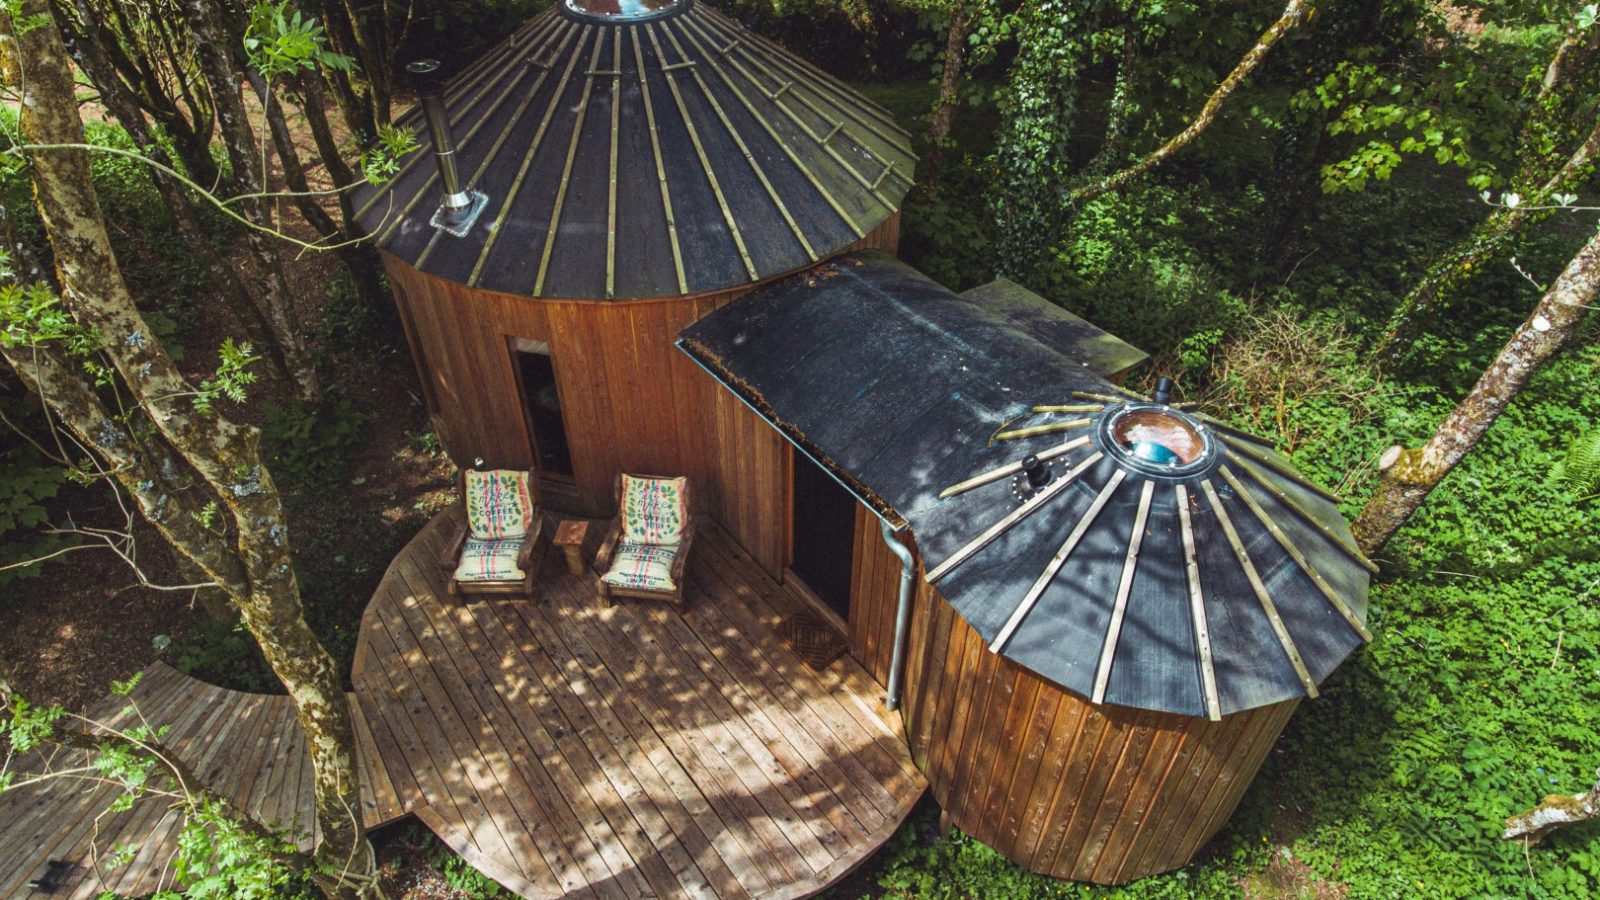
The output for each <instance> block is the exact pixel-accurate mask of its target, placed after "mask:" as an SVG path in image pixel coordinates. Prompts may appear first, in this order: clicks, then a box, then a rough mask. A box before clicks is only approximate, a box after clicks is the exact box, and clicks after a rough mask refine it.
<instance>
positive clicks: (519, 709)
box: [354, 512, 925, 897]
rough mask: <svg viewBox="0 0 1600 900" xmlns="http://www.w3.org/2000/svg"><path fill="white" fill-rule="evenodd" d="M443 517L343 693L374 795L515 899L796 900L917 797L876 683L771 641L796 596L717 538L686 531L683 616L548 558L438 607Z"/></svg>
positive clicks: (883, 834)
mask: <svg viewBox="0 0 1600 900" xmlns="http://www.w3.org/2000/svg"><path fill="white" fill-rule="evenodd" d="M454 515H457V513H455V512H446V513H444V514H441V515H440V516H439V517H438V518H436V519H435V520H434V521H433V522H432V523H430V524H429V525H428V527H427V528H425V529H424V530H423V531H422V533H421V534H419V535H418V536H417V538H416V539H414V540H413V541H412V542H411V543H410V544H409V545H408V546H407V547H406V549H405V550H403V551H402V552H401V554H400V555H399V556H398V557H397V558H396V559H395V561H394V563H393V564H392V565H391V567H390V570H389V572H388V573H387V574H386V575H385V577H384V580H383V582H382V584H381V585H380V586H379V588H378V590H377V592H376V593H375V594H374V596H373V601H372V604H371V606H370V607H369V608H368V610H367V612H366V615H365V617H364V618H363V621H362V630H361V638H360V644H359V646H358V648H357V655H356V663H355V671H354V681H355V693H356V696H357V700H358V702H357V706H358V711H359V712H360V714H361V719H362V721H363V722H364V723H365V724H367V725H369V726H370V731H363V748H362V750H363V757H364V760H365V761H367V762H368V763H369V764H368V765H367V766H366V767H365V768H366V769H367V771H368V775H369V779H368V780H369V782H371V783H372V784H373V785H374V789H373V791H372V794H373V796H374V798H375V802H376V803H378V804H379V805H380V806H384V807H385V808H392V809H393V810H394V811H395V812H396V813H400V812H414V813H415V814H416V815H417V817H418V818H419V819H421V820H422V821H423V822H424V823H425V824H427V825H428V826H429V827H430V828H432V829H433V830H434V831H435V832H437V833H438V834H439V835H440V837H441V838H442V839H443V840H444V841H445V842H446V843H447V844H449V845H450V846H451V847H452V848H453V849H455V850H456V851H457V852H458V853H460V854H461V855H462V856H463V857H464V858H465V859H467V860H468V861H469V862H470V863H472V864H473V865H474V866H475V867H477V868H479V869H480V870H482V871H483V872H484V873H485V874H488V875H490V876H491V877H493V878H495V879H496V880H497V881H500V882H501V883H503V884H505V885H506V886H507V887H509V888H511V889H513V890H515V891H517V892H518V893H520V894H523V895H524V896H529V897H551V896H562V895H566V894H576V895H585V896H587V895H599V896H621V897H639V896H651V895H655V896H674V897H675V896H681V895H689V896H722V897H739V896H805V895H809V894H811V893H815V892H816V891H818V890H820V889H822V888H823V887H825V886H826V885H828V884H830V883H832V882H833V881H835V880H837V879H838V878H840V877H842V876H843V875H844V874H846V873H847V872H848V871H849V870H850V869H851V868H853V867H854V866H855V865H856V864H858V863H859V862H861V861H862V860H864V859H865V858H866V857H867V856H868V855H870V854H871V853H872V851H874V850H875V849H877V848H878V847H879V846H881V845H882V843H883V842H884V841H885V840H887V839H888V838H889V836H890V835H892V834H893V833H894V831H895V829H896V828H897V827H898V826H899V824H900V823H901V821H903V820H904V818H905V816H906V815H907V814H908V813H909V812H910V809H911V806H912V805H913V804H914V803H915V802H916V800H917V799H918V798H919V797H920V796H921V794H922V792H923V790H924V787H925V782H924V781H923V779H922V776H921V775H920V774H918V773H917V771H916V769H915V768H914V767H913V766H912V763H911V760H910V756H909V753H908V752H907V750H906V748H905V744H904V743H903V742H902V741H901V739H900V738H899V737H898V734H897V732H898V728H899V722H898V717H897V716H895V715H894V714H891V713H885V712H884V711H883V710H882V689H881V688H880V687H879V686H878V685H877V684H876V683H875V682H873V681H872V679H871V678H870V677H869V676H868V675H867V674H866V673H865V672H864V671H862V669H861V668H860V667H859V666H858V665H856V664H855V663H854V662H853V661H852V660H851V659H850V658H849V657H846V658H844V659H842V660H840V661H838V662H835V663H834V664H833V665H832V666H831V667H830V668H829V669H828V670H826V671H824V672H822V673H816V672H813V671H811V670H810V669H809V668H807V667H806V666H805V664H804V663H802V662H801V661H800V660H799V658H798V657H796V656H795V655H794V654H793V653H792V652H791V651H789V649H788V648H787V647H785V646H783V645H782V644H781V643H780V642H779V641H778V640H777V638H776V637H775V636H774V634H773V629H774V628H775V627H776V625H777V624H778V622H779V621H780V620H781V618H782V616H783V615H784V614H785V613H786V612H787V610H788V606H789V604H790V603H791V601H790V599H789V598H788V595H787V594H786V593H785V592H784V590H783V589H782V587H780V586H779V585H778V584H777V583H775V582H774V581H773V580H772V579H771V578H769V577H768V576H767V575H766V574H765V573H764V572H762V571H761V570H760V568H759V567H758V566H757V565H756V564H755V563H754V561H752V560H751V559H750V557H749V556H748V555H746V554H745V553H744V552H743V551H742V550H741V549H739V548H738V547H737V546H736V545H735V544H734V543H733V542H732V541H731V540H730V539H729V538H728V537H727V535H726V534H725V533H724V532H723V531H722V530H721V529H719V528H717V527H716V526H714V525H708V526H707V527H706V528H705V531H704V532H703V534H704V539H703V540H702V539H700V538H697V540H696V546H695V550H694V553H695V556H694V557H693V558H692V559H691V562H690V565H689V587H688V592H687V600H688V609H687V612H686V613H685V615H684V616H683V617H681V618H680V617H679V616H678V615H677V614H676V613H675V612H674V611H672V609H671V608H669V607H668V606H666V605H664V604H658V603H651V602H648V601H622V602H619V603H618V605H616V606H614V607H611V608H609V609H607V608H602V607H601V606H600V604H599V602H598V600H597V599H596V595H595V580H594V577H593V576H592V575H590V574H587V573H585V574H584V575H582V576H574V575H570V574H568V573H567V571H566V569H565V567H564V566H563V565H561V562H560V560H559V558H558V557H557V556H555V555H554V554H552V555H551V556H550V557H549V558H547V559H546V561H545V564H544V566H543V567H542V568H541V576H540V583H539V596H538V598H537V600H536V601H535V602H533V603H528V602H524V601H507V600H498V601H495V602H490V603H472V604H468V605H459V604H452V603H447V602H446V601H447V600H448V598H447V597H446V596H445V575H446V573H444V572H443V571H442V570H440V569H439V567H438V566H437V563H436V562H435V560H436V558H437V555H438V552H439V549H440V545H441V544H442V542H443V540H444V538H445V535H446V533H447V532H448V530H449V526H450V525H451V524H452V523H453V521H454V520H453V518H452V517H453V516H454ZM600 530H601V529H590V531H591V534H592V535H593V537H592V538H591V540H590V545H589V546H587V547H586V548H585V556H586V558H592V557H593V553H594V549H595V548H594V546H593V545H594V544H596V543H598V539H599V532H600ZM552 532H553V527H549V528H546V529H545V533H546V534H550V533H552ZM372 762H377V763H378V764H377V765H372V764H371V763H372Z"/></svg>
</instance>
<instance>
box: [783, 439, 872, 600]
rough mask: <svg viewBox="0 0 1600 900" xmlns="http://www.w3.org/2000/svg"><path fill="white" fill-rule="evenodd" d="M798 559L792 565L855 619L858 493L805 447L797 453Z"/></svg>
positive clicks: (821, 595)
mask: <svg viewBox="0 0 1600 900" xmlns="http://www.w3.org/2000/svg"><path fill="white" fill-rule="evenodd" d="M793 528H794V559H793V561H792V562H790V564H789V569H790V570H791V571H793V572H794V574H796V575H798V576H800V580H801V581H803V582H805V585H806V587H808V588H810V589H811V592H812V593H814V594H816V595H817V597H818V598H819V599H821V600H822V602H823V603H826V604H827V605H828V607H829V608H830V609H832V610H833V611H834V612H836V613H838V614H839V617H840V618H841V619H844V620H845V621H846V622H848V621H850V573H851V568H852V564H853V563H854V561H855V538H856V498H855V496H854V495H852V494H851V493H850V492H849V491H847V490H845V488H844V486H843V485H841V484H840V483H839V482H837V481H835V480H834V479H833V476H832V475H829V474H828V473H827V470H825V469H823V468H822V467H821V466H819V465H817V464H816V463H815V462H813V461H812V460H811V458H810V457H808V456H806V455H805V454H803V453H798V452H797V453H795V455H794V522H793Z"/></svg>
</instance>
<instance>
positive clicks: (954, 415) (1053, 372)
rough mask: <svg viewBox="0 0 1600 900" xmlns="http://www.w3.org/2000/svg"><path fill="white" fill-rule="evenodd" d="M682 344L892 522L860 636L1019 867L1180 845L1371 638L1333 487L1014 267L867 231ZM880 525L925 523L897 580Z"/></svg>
mask: <svg viewBox="0 0 1600 900" xmlns="http://www.w3.org/2000/svg"><path fill="white" fill-rule="evenodd" d="M682 346H683V348H684V350H685V351H686V352H687V353H689V354H690V355H692V356H693V357H694V358H695V360H696V361H697V362H699V363H700V364H701V365H703V366H705V367H706V368H707V370H708V371H711V372H712V373H714V374H715V375H716V376H717V377H718V379H719V380H720V381H721V382H722V383H723V384H724V385H725V386H726V387H727V388H728V389H729V391H730V392H734V393H737V394H738V395H739V396H740V397H741V398H742V399H744V400H745V401H746V402H748V403H750V404H752V406H754V407H756V408H758V409H760V410H761V412H762V414H763V416H764V417H765V418H767V419H768V421H769V422H770V423H772V424H773V427H774V429H775V430H778V431H782V432H783V433H784V435H785V436H786V437H788V438H789V439H790V440H791V441H792V442H793V443H794V444H795V445H796V447H798V448H800V449H801V450H803V451H804V452H805V453H806V454H808V455H810V456H811V457H813V458H815V459H817V460H818V461H820V462H821V463H822V464H824V465H826V466H827V467H828V468H829V470H830V471H831V472H832V473H833V474H834V475H835V476H836V477H837V478H838V479H839V480H840V481H841V482H842V483H844V484H846V485H847V486H848V487H849V488H850V489H851V491H852V492H853V493H854V494H855V495H856V497H857V498H859V502H860V510H861V514H862V515H864V516H868V517H873V516H875V517H877V518H879V519H881V520H882V526H883V531H884V538H885V539H884V540H880V541H862V540H860V539H859V538H858V541H857V546H856V551H855V552H856V556H855V560H854V563H853V565H854V572H855V588H854V594H853V597H852V602H853V603H854V604H856V605H858V606H860V607H861V609H860V610H859V611H857V610H854V609H853V610H852V612H851V618H850V622H851V627H852V634H851V646H852V651H853V652H855V653H856V654H857V655H858V656H859V657H860V658H862V661H863V663H864V664H865V665H866V666H867V668H868V669H869V670H870V671H874V672H877V673H881V675H882V677H883V678H884V679H885V680H886V681H887V683H888V685H889V697H888V702H889V703H890V705H891V706H894V705H896V704H898V705H899V706H900V709H901V711H902V713H903V716H904V723H905V729H906V739H907V741H908V743H909V744H910V747H911V751H912V755H913V758H914V759H915V760H916V761H917V763H918V765H919V767H921V769H922V770H923V772H924V774H925V775H926V776H927V778H928V781H929V784H930V787H931V789H932V791H933V795H934V797H935V798H936V799H937V800H938V802H939V803H940V804H941V806H943V807H944V809H945V811H946V813H947V814H948V816H949V817H950V820H951V821H952V822H953V823H954V824H955V825H956V826H958V827H960V828H961V829H962V830H963V831H966V832H967V833H969V834H971V835H973V836H974V837H976V838H978V839H979V840H981V841H984V842H985V843H987V844H989V845H991V846H993V847H994V848H996V849H997V850H999V851H1000V852H1002V853H1004V854H1005V855H1006V856H1008V857H1009V858H1011V859H1012V860H1014V861H1016V862H1018V863H1019V864H1022V865H1024V866H1026V867H1028V868H1029V869H1032V870H1034V871H1037V872H1043V873H1047V874H1051V875H1055V876H1058V877H1062V878H1070V879H1075V880H1083V881H1094V882H1101V883H1120V882H1125V881H1129V880H1132V879H1135V878H1140V877H1143V876H1146V875H1151V874H1155V873H1158V872H1164V871H1168V870H1171V869H1174V868H1178V867H1180V866H1182V865H1184V864H1186V863H1188V862H1189V861H1190V860H1191V859H1193V858H1194V856H1195V854H1196V853H1197V852H1198V851H1199V849H1200V848H1201V847H1202V846H1203V845H1204V844H1205V843H1206V842H1207V841H1208V840H1210V838H1211V837H1212V836H1213V835H1214V834H1216V832H1217V831H1218V829H1220V828H1221V827H1222V825H1223V823H1224V822H1225V821H1226V820H1227V819H1228V817H1229V816H1230V815H1231V813H1232V812H1233V810H1234V808H1235V807H1236V806H1237V805H1238V803H1239V801H1240V799H1241V798H1242V797H1243V795H1244V792H1245V790H1246V788H1247V787H1248V786H1249V784H1250V782H1251V780H1252V779H1253V778H1254V777H1255V774H1256V772H1257V771H1258V770H1259V768H1260V767H1261V765H1262V763H1263V761H1264V760H1265V759H1266V756H1267V754H1268V753H1269V752H1270V750H1271V748H1272V745H1273V743H1274V742H1275V741H1276V739H1277V737H1278V735H1279V733H1280V732H1281V731H1282V729H1283V727H1284V725H1285V724H1286V723H1287V722H1288V719H1289V717H1290V715H1291V714H1292V713H1293V711H1294V710H1295V708H1296V707H1297V706H1298V704H1299V702H1300V701H1301V700H1302V699H1304V698H1307V697H1315V696H1316V693H1317V685H1318V683H1320V682H1321V681H1322V680H1323V679H1324V678H1326V677H1327V676H1328V675H1329V674H1330V673H1331V672H1332V671H1333V669H1334V668H1335V667H1336V666H1338V665H1339V663H1340V662H1341V661H1342V660H1344V659H1345V658H1346V657H1347V656H1348V655H1349V654H1350V653H1351V652H1353V651H1354V650H1355V649H1356V648H1358V647H1359V646H1361V644H1362V643H1363V641H1365V640H1367V639H1369V637H1370V635H1369V634H1368V632H1367V629H1366V626H1365V620H1366V592H1367V586H1368V579H1369V577H1370V573H1371V571H1372V570H1373V567H1372V564H1371V563H1370V562H1369V561H1368V560H1366V559H1365V558H1364V557H1363V556H1362V555H1361V554H1360V552H1359V551H1358V550H1357V549H1355V545H1354V541H1353V539H1352V537H1351V534H1350V529H1349V527H1348V526H1347V524H1346V523H1345V522H1344V520H1343V518H1342V517H1341V516H1340V515H1339V513H1338V510H1337V507H1336V506H1335V504H1334V502H1333V498H1332V497H1331V496H1329V495H1328V494H1327V493H1326V492H1324V491H1322V490H1321V489H1319V488H1317V487H1315V486H1313V485H1312V484H1310V483H1309V482H1308V481H1306V480H1305V479H1304V478H1303V477H1302V476H1300V475H1299V474H1298V473H1296V472H1295V470H1294V469H1293V467H1292V466H1291V465H1290V464H1289V463H1288V461H1287V460H1286V459H1285V458H1284V457H1282V456H1281V455H1279V454H1278V453H1277V452H1276V451H1274V450H1273V449H1272V448H1271V447H1270V445H1269V444H1267V442H1265V441H1263V440H1262V439H1261V438H1257V437H1252V436H1248V435H1245V434H1243V433H1240V432H1236V431H1233V430H1231V429H1228V428H1226V427H1224V426H1223V425H1221V424H1220V423H1218V422H1216V421H1214V420H1212V419H1210V418H1208V417H1206V416H1203V415H1199V414H1196V413H1193V412H1190V411H1188V410H1186V409H1185V408H1184V407H1183V406H1182V405H1174V404H1173V403H1172V402H1171V399H1170V397H1168V396H1166V394H1165V393H1164V392H1163V393H1158V394H1157V395H1156V396H1154V397H1149V398H1144V397H1140V396H1138V395H1135V394H1132V393H1131V392H1128V391H1125V390H1123V389H1122V388H1120V387H1118V386H1117V385H1115V384H1113V383H1112V382H1111V381H1109V380H1107V378H1106V377H1105V376H1106V375H1107V374H1109V373H1110V372H1112V371H1114V369H1115V364H1116V362H1117V361H1118V360H1125V359H1126V352H1125V350H1126V347H1125V345H1120V342H1117V341H1116V340H1115V339H1114V338H1112V337H1110V336H1109V335H1106V334H1104V333H1103V332H1100V331H1098V329H1095V328H1093V326H1090V325H1088V324H1087V323H1084V322H1082V321H1081V320H1076V319H1073V318H1072V317H1070V316H1068V315H1066V314H1065V313H1064V312H1062V311H1061V310H1059V309H1057V308H1055V307H1053V306H1052V305H1050V304H1049V303H1047V302H1045V301H1043V300H1042V299H1040V298H1038V297H1036V296H1034V295H1031V294H1029V293H1028V292H1026V291H1024V290H1022V289H1021V288H1019V287H1017V286H1016V285H1009V284H1001V285H999V286H990V288H989V289H987V290H983V291H978V292H969V294H966V295H955V294H952V293H951V292H949V291H947V290H945V289H944V288H942V287H940V286H939V285H937V284H935V283H933V282H932V281H930V280H929V279H927V278H926V277H925V276H923V275H921V274H920V273H918V272H916V271H915V270H913V269H911V268H910V267H908V266H906V265H904V264H902V263H899V262H897V261H895V260H893V259H891V258H889V257H887V256H883V255H881V254H872V253H862V254H854V255H851V256H847V257H844V258H842V259H840V260H836V261H834V262H833V263H830V264H829V265H828V267H827V271H826V277H817V278H812V279H793V280H789V281H785V282H782V283H779V284H775V285H772V286H770V287H767V288H763V289H762V290H760V291H757V292H755V293H753V294H751V295H750V296H748V297H745V298H742V299H741V300H740V301H738V302H737V303H734V304H731V305H729V306H728V307H726V308H724V309H721V310H719V311H717V312H715V313H713V314H711V315H709V316H707V317H706V318H704V319H702V320H701V321H699V322H698V323H696V324H695V325H693V326H691V327H690V328H689V329H688V330H687V331H686V332H685V333H684V337H683V340H682ZM859 533H860V530H859V529H858V535H859ZM891 543H898V544H910V545H914V548H915V558H914V560H913V568H912V575H913V576H914V577H912V578H911V579H908V580H907V581H906V582H905V583H906V585H907V588H908V590H907V593H906V594H905V595H903V596H904V603H902V602H901V597H902V595H901V594H900V590H899V588H898V586H899V585H900V584H901V583H902V582H901V578H900V574H901V571H902V569H901V563H900V561H899V560H898V559H897V558H896V555H895V553H894V552H893V549H892V547H891V546H890V544H891ZM858 623H859V625H860V627H861V630H862V633H861V634H859V635H858V634H856V633H854V632H855V629H856V627H857V625H858ZM897 623H903V627H898V628H897ZM900 685H903V688H901V687H900Z"/></svg>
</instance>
